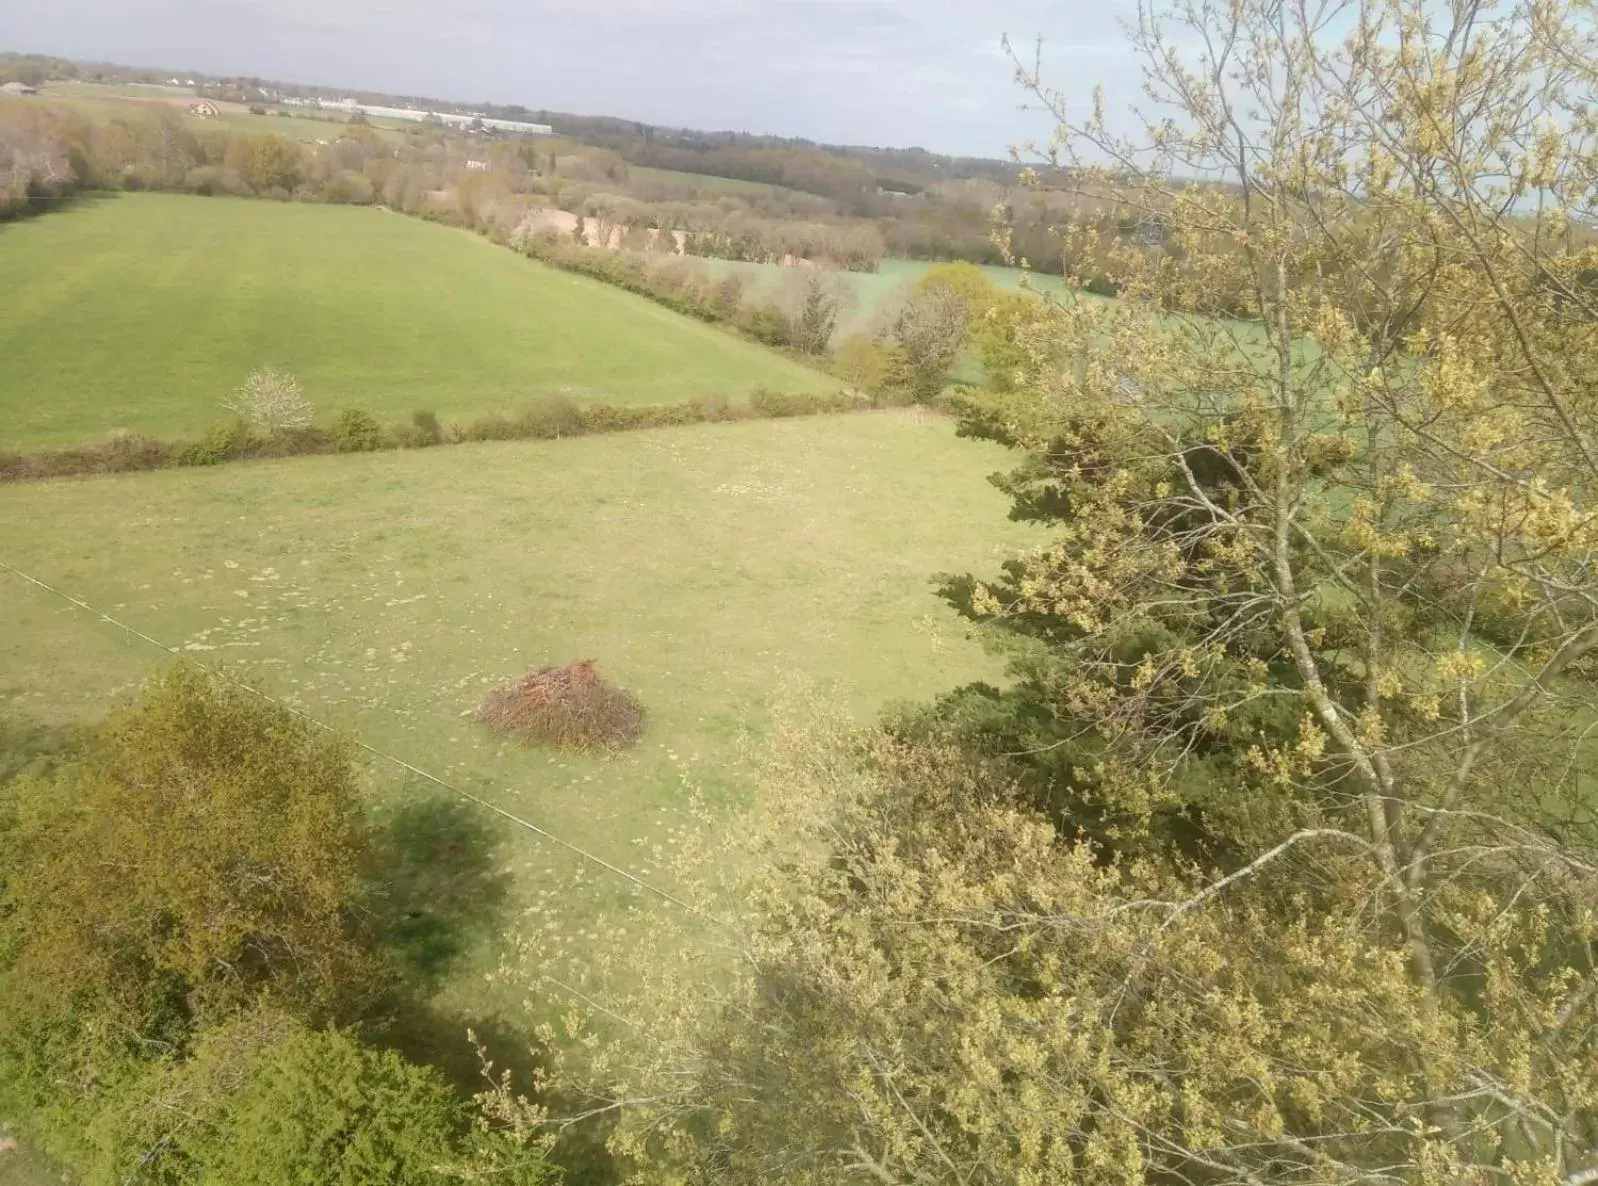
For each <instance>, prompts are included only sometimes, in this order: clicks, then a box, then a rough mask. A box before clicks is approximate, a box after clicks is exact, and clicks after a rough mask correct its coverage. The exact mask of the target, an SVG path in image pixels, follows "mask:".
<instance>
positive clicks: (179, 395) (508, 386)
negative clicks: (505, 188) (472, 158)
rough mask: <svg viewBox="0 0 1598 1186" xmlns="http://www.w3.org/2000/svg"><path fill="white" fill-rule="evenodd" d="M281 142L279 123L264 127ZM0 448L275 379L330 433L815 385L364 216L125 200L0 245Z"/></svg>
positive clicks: (446, 233) (411, 222)
mask: <svg viewBox="0 0 1598 1186" xmlns="http://www.w3.org/2000/svg"><path fill="white" fill-rule="evenodd" d="M283 122H290V121H283ZM0 267H3V271H4V274H5V275H7V276H8V277H14V278H16V279H17V281H18V282H17V283H13V284H10V285H7V286H6V287H5V288H4V289H3V290H0V446H12V447H16V446H36V445H41V444H50V443H64V442H73V441H83V440H89V439H94V438H98V437H101V436H103V435H104V434H105V433H107V432H109V431H112V430H114V429H127V430H129V431H137V432H145V433H154V434H159V435H174V434H179V433H186V432H194V431H196V430H199V429H203V428H204V427H206V426H207V425H210V424H213V423H216V422H218V421H219V420H221V419H223V418H225V416H226V413H225V412H224V411H223V410H222V408H221V406H220V405H221V401H222V400H223V399H224V398H226V396H227V394H228V392H229V391H230V390H232V388H234V387H235V386H237V384H238V383H239V382H240V381H241V380H242V379H243V378H244V377H245V375H247V374H248V373H249V372H250V371H251V370H253V369H255V368H256V367H260V366H263V365H273V366H277V367H281V368H286V369H287V370H289V371H292V372H293V373H294V374H295V375H297V376H298V377H299V378H300V380H301V381H302V382H303V383H304V385H305V389H306V394H307V396H308V398H309V399H310V400H311V401H312V402H313V403H314V404H315V405H316V406H317V408H318V409H319V410H320V411H321V412H322V413H323V415H324V417H327V416H331V414H332V413H334V412H335V411H336V410H337V409H339V408H341V407H345V406H359V407H364V408H366V409H367V410H369V411H371V412H373V413H374V414H376V415H377V416H378V417H379V418H380V419H393V420H398V419H406V418H408V417H409V416H410V414H411V413H412V412H413V411H415V410H417V409H421V408H426V409H429V410H432V411H434V412H437V413H438V414H439V415H440V416H441V417H443V418H445V419H446V420H448V419H449V418H451V417H457V416H465V415H469V414H475V413H480V412H486V411H493V410H500V409H510V408H515V407H517V406H519V405H521V404H522V403H524V402H525V401H526V400H528V399H529V398H530V397H533V396H536V395H540V394H545V393H548V392H552V391H557V390H564V391H567V392H569V393H570V394H572V395H573V396H574V397H576V398H590V399H605V400H612V401H616V402H631V403H641V402H645V403H647V402H664V401H672V400H680V399H685V398H689V397H692V396H702V395H711V394H722V395H728V396H734V397H737V396H742V395H744V394H746V393H747V392H748V391H749V390H751V389H752V388H753V387H756V386H758V385H766V386H769V387H773V388H776V389H779V390H784V391H810V390H827V389H830V388H831V386H832V383H831V382H830V381H829V380H828V379H827V378H826V377H825V376H824V375H822V374H820V373H819V372H817V371H813V370H811V369H809V368H807V367H804V366H801V365H799V364H798V363H795V362H792V361H790V360H788V359H786V358H783V357H782V356H780V355H777V354H775V353H773V352H771V351H768V350H766V349H764V348H763V347H760V346H757V345H754V344H751V343H748V342H745V341H742V340H740V339H738V338H735V337H733V336H732V335H730V334H728V333H726V332H724V331H722V330H720V329H717V328H715V327H712V326H708V325H705V324H702V323H700V322H697V321H694V320H692V319H690V318H686V317H681V316H679V315H677V314H674V313H672V312H670V311H668V310H665V309H662V308H660V307H659V306H657V305H654V304H652V303H650V302H648V301H646V300H644V299H643V298H641V297H636V296H633V295H631V294H629V293H625V292H622V291H620V290H618V289H615V288H611V287H608V286H606V285H604V284H600V283H598V282H596V281H591V280H587V279H584V278H581V277H577V276H572V275H568V274H566V273H562V272H558V271H555V270H553V269H550V268H546V267H544V266H542V265H540V264H537V263H534V262H532V261H530V260H526V259H523V258H521V257H519V256H517V255H515V254H514V253H512V252H509V251H506V250H504V249H502V248H498V247H495V246H493V245H492V244H490V243H488V242H487V241H485V240H482V239H479V238H477V237H476V236H473V235H471V234H469V233H467V232H464V231H457V230H452V229H449V228H446V227H442V226H438V225H435V224H430V223H424V222H421V221H419V220H417V219H411V218H406V217H403V216H401V215H397V214H391V213H388V212H386V211H382V210H375V209H365V208H358V207H350V206H316V205H307V204H297V203H293V204H291V203H274V202H261V201H249V200H244V199H231V198H198V197H187V196H178V195H164V194H126V195H119V196H112V197H104V198H96V199H92V200H89V201H87V202H85V203H84V204H82V205H79V206H76V207H74V208H72V209H70V210H68V211H65V212H61V213H56V214H52V215H49V216H47V217H42V218H35V219H29V220H26V221H24V222H21V223H14V224H9V225H7V226H5V227H4V228H0Z"/></svg>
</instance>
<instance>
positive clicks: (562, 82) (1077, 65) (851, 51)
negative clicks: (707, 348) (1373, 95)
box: [0, 0, 1136, 156]
mask: <svg viewBox="0 0 1598 1186" xmlns="http://www.w3.org/2000/svg"><path fill="white" fill-rule="evenodd" d="M1128 4H1129V0H1097V2H1096V0H990V2H984V0H32V2H30V0H9V2H0V49H8V50H23V51H31V52H38V53H50V54H59V55H62V56H67V57H75V58H96V59H106V60H110V61H118V62H126V63H129V64H132V65H149V66H168V67H172V68H175V69H176V68H184V67H187V68H189V69H193V70H199V71H205V72H208V73H213V74H250V75H261V76H263V77H269V78H278V79H284V80H288V81H296V82H306V83H320V84H327V85H334V86H337V85H348V86H350V87H352V88H359V89H369V90H384V91H394V92H404V93H414V94H425V95H429V96H434V97H439V98H446V99H454V100H462V101H472V100H478V99H482V100H488V101H492V102H501V103H523V104H525V105H527V106H528V107H532V108H540V107H544V108H551V109H554V110H562V111H573V112H579V113H583V114H590V115H619V116H625V117H627V118H631V119H638V120H643V121H645V122H648V123H656V124H670V125H681V126H686V127H694V128H703V129H721V128H732V129H736V130H741V131H754V132H771V133H776V134H780V135H788V136H805V137H809V138H810V139H813V140H821V141H828V142H844V143H853V144H885V145H894V146H898V147H906V146H909V145H921V146H923V147H926V148H930V149H933V150H936V151H942V152H957V153H970V154H974V155H982V156H1002V155H1003V154H1004V152H1005V150H1006V148H1007V146H1008V145H1009V144H1010V143H1012V142H1014V141H1016V140H1019V139H1022V138H1024V137H1026V136H1038V137H1040V138H1041V137H1042V136H1043V135H1045V134H1046V133H1047V131H1048V123H1047V122H1046V121H1045V120H1043V119H1042V118H1041V116H1039V115H1036V114H1028V113H1024V112H1021V111H1018V110H1017V109H1016V108H1017V105H1018V104H1019V103H1020V102H1021V100H1022V96H1021V95H1020V93H1019V92H1018V91H1017V89H1016V88H1015V87H1014V85H1013V83H1012V79H1011V68H1010V66H1009V64H1008V63H1007V62H1006V61H1005V59H1004V58H1003V57H1001V56H1000V54H999V50H998V44H999V38H1000V36H1001V35H1002V34H1004V33H1007V32H1008V33H1009V34H1010V35H1011V36H1012V37H1013V38H1016V39H1017V40H1019V41H1022V42H1029V41H1030V40H1031V39H1032V38H1033V37H1034V36H1035V35H1037V34H1038V33H1042V34H1044V36H1045V37H1046V38H1047V41H1048V49H1047V53H1046V61H1047V63H1048V64H1049V66H1050V70H1049V74H1050V78H1051V80H1052V81H1053V82H1054V83H1055V84H1057V85H1060V86H1064V87H1067V88H1069V89H1070V90H1071V91H1072V93H1073V94H1077V93H1080V96H1081V98H1082V99H1083V100H1084V101H1085V100H1086V99H1087V98H1088V96H1089V93H1090V90H1091V87H1092V84H1093V83H1094V82H1103V83H1105V85H1106V88H1107V90H1108V91H1109V93H1110V94H1111V97H1112V98H1116V97H1119V98H1122V99H1126V100H1130V99H1131V98H1133V92H1134V90H1135V87H1136V79H1135V76H1134V72H1133V69H1132V66H1131V63H1130V62H1129V59H1128V58H1127V55H1126V53H1125V51H1124V49H1123V48H1122V43H1121V39H1120V34H1119V31H1118V26H1117V24H1116V16H1117V14H1119V13H1126V12H1127V11H1128Z"/></svg>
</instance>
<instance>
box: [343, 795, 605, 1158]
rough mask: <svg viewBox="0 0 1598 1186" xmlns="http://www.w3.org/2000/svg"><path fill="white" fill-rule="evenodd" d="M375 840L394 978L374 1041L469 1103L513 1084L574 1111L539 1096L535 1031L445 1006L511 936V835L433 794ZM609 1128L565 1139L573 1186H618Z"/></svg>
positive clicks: (379, 932) (378, 902)
mask: <svg viewBox="0 0 1598 1186" xmlns="http://www.w3.org/2000/svg"><path fill="white" fill-rule="evenodd" d="M376 834H377V845H376V847H377V853H378V861H377V867H376V869H375V870H374V876H373V889H372V894H371V896H370V899H369V901H368V911H369V917H370V919H371V922H372V925H373V930H374V936H375V938H376V939H377V942H378V946H379V948H380V949H381V951H382V952H383V953H384V954H385V955H386V956H387V957H388V963H389V966H390V967H391V968H392V969H393V970H394V973H395V981H394V983H393V984H391V985H390V986H388V991H387V992H386V993H385V994H384V1001H383V1003H382V1005H381V1006H380V1008H379V1009H378V1010H377V1012H376V1015H375V1016H373V1017H371V1018H370V1019H369V1020H368V1024H367V1026H366V1027H365V1028H366V1031H367V1034H368V1036H369V1037H370V1038H371V1040H373V1041H375V1042H378V1043H380V1044H382V1045H384V1046H387V1047H390V1048H391V1049H393V1050H396V1051H398V1052H399V1053H401V1054H403V1055H404V1056H405V1057H406V1058H408V1059H410V1060H411V1061H413V1062H417V1063H422V1064H425V1065H427V1066H431V1067H433V1068H434V1069H436V1070H437V1071H438V1072H439V1073H440V1074H442V1075H443V1076H444V1078H445V1079H446V1080H447V1081H448V1082H449V1083H450V1085H451V1086H453V1087H454V1088H455V1090H456V1091H457V1092H459V1093H460V1094H461V1095H462V1097H469V1096H471V1095H473V1094H475V1093H478V1092H482V1091H487V1090H489V1089H490V1088H491V1087H496V1086H498V1085H499V1084H500V1082H501V1081H508V1084H509V1087H510V1089H511V1090H512V1091H513V1092H514V1093H516V1094H517V1095H521V1096H525V1097H528V1098H540V1099H541V1102H544V1103H545V1104H547V1105H548V1106H549V1107H550V1108H551V1110H552V1111H553V1112H554V1113H555V1114H557V1115H558V1114H563V1113H566V1114H569V1110H568V1109H565V1108H563V1107H562V1101H559V1100H553V1099H548V1098H547V1097H543V1096H542V1094H541V1093H540V1091H539V1088H538V1084H539V1081H540V1075H539V1071H540V1069H541V1064H542V1061H543V1060H542V1056H541V1044H540V1042H539V1039H538V1037H537V1036H536V1035H535V1034H534V1033H533V1032H532V1029H531V1026H527V1027H522V1026H519V1025H517V1024H515V1023H514V1021H513V1020H507V1019H506V1018H504V1017H501V1016H495V1015H493V1014H492V1013H490V1012H488V1011H486V1010H461V1009H452V1008H449V1007H446V1006H444V1005H442V1004H441V1003H440V1002H439V1001H438V999H437V998H438V997H439V996H440V990H441V989H443V988H444V987H445V986H446V985H448V984H449V983H450V981H451V979H452V978H453V977H456V976H458V975H459V974H461V973H462V972H463V971H465V970H466V969H467V968H468V967H469V966H470V965H471V964H473V963H477V962H480V961H481V954H482V950H483V948H484V946H485V945H486V944H492V943H495V942H498V941H501V940H502V937H503V936H505V935H506V934H507V933H508V931H509V922H510V906H511V901H510V891H511V877H510V874H509V873H508V872H506V871H505V869H504V867H503V864H502V862H501V860H500V854H499V849H500V845H501V844H502V843H503V842H504V840H505V837H504V835H503V834H502V833H501V831H500V830H499V827H498V823H497V821H495V820H493V819H492V818H490V817H488V816H486V815H485V814H484V813H483V811H482V809H481V808H479V807H475V806H473V805H472V804H469V803H466V802H464V801H462V800H459V799H455V798H453V797H450V796H445V795H434V796H428V797H423V798H415V799H410V800H409V801H407V802H405V803H404V804H402V805H401V806H398V807H395V808H392V809H390V810H389V811H386V812H384V813H383V814H382V815H381V816H380V817H379V818H378V820H377V821H376ZM468 1035H470V1036H468ZM485 1060H486V1061H487V1063H488V1066H487V1067H485V1065H484V1061H485ZM611 1122H612V1117H610V1116H608V1115H607V1116H601V1117H597V1118H595V1119H593V1120H591V1121H586V1122H584V1123H583V1124H581V1125H574V1126H572V1127H571V1128H569V1129H567V1130H566V1131H565V1133H564V1134H563V1135H562V1137H561V1139H560V1142H559V1143H558V1144H557V1146H556V1148H555V1151H554V1160H555V1162H556V1163H557V1164H560V1165H562V1166H564V1167H565V1169H566V1170H567V1173H568V1180H571V1181H579V1182H583V1183H585V1184H592V1186H606V1184H607V1183H614V1182H619V1181H620V1180H621V1174H620V1173H619V1171H618V1168H617V1166H616V1164H615V1162H614V1160H613V1159H612V1158H611V1156H610V1154H609V1153H608V1152H607V1151H606V1149H605V1138H606V1136H607V1135H608V1134H609V1131H610V1128H611V1127H612V1123H611Z"/></svg>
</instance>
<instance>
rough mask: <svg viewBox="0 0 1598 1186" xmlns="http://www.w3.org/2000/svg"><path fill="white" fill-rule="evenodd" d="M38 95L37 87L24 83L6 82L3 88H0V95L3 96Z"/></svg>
mask: <svg viewBox="0 0 1598 1186" xmlns="http://www.w3.org/2000/svg"><path fill="white" fill-rule="evenodd" d="M38 93H39V88H38V87H36V86H29V85H28V84H27V83H25V82H8V83H6V84H5V85H4V86H0V94H5V95H37V94H38Z"/></svg>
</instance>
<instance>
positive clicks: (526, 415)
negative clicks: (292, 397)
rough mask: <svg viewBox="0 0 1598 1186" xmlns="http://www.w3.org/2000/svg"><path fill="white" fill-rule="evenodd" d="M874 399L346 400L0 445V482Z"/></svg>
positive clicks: (764, 393)
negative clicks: (191, 433)
mask: <svg viewBox="0 0 1598 1186" xmlns="http://www.w3.org/2000/svg"><path fill="white" fill-rule="evenodd" d="M874 406H876V405H874V404H873V403H871V402H870V401H867V400H863V399H860V398H858V397H856V396H853V395H849V394H847V393H844V392H837V393H835V394H831V395H814V394H789V393H784V392H777V391H768V390H766V389H764V388H762V389H759V390H756V391H755V392H753V393H752V394H751V395H750V397H749V401H748V403H746V404H735V403H733V402H732V401H731V400H729V399H727V398H726V397H725V396H718V395H713V396H704V397H701V398H698V399H691V400H686V401H684V402H683V403H678V404H646V405H631V404H623V405H618V404H577V403H574V402H572V401H571V400H569V399H567V398H566V397H565V396H559V395H555V396H545V397H543V398H541V399H538V400H535V401H533V402H532V403H531V404H529V405H528V406H527V407H526V408H525V409H523V411H522V412H521V413H520V414H518V415H514V416H507V415H503V414H499V413H492V414H489V415H485V416H478V417H475V418H474V419H470V420H462V421H458V422H456V423H455V424H452V425H450V427H449V429H448V430H447V431H446V430H445V429H444V428H443V427H442V426H441V425H440V424H439V423H438V418H437V417H436V416H434V415H433V413H431V412H418V413H416V415H415V416H413V417H412V418H411V420H410V421H408V422H406V423H403V424H395V425H390V426H388V427H386V428H385V427H383V426H381V425H379V424H378V422H377V421H376V419H375V418H373V417H372V416H371V414H370V413H368V412H365V411H362V410H360V409H349V410H347V411H345V412H342V413H340V416H339V419H338V422H337V423H336V424H335V425H334V428H333V429H332V430H331V431H329V430H325V429H321V428H296V429H287V430H284V431H281V432H276V433H272V434H270V435H263V434H261V433H258V432H255V431H253V430H252V429H251V428H250V427H249V426H248V425H247V424H244V423H243V422H242V421H234V422H233V423H231V424H221V425H217V426H215V427H214V428H212V429H210V430H209V431H207V432H206V433H205V435H204V436H202V437H200V438H199V439H198V440H171V441H168V440H161V439H159V438H157V437H148V436H139V435H137V434H133V433H117V434H116V435H115V436H112V437H110V438H108V439H106V440H105V441H102V442H100V443H99V444H94V445H74V446H71V447H69V448H65V449H46V450H41V451H39V452H36V453H0V482H24V481H29V480H32V479H37V478H60V477H78V476H82V475H87V474H119V473H131V472H136V471H139V470H154V469H172V468H174V467H177V466H190V465H220V464H221V463H222V462H225V461H247V460H253V459H257V458H271V457H295V456H303V455H306V454H318V453H339V452H352V451H367V450H373V449H420V448H427V447H431V446H435V445H456V444H465V443H467V442H470V441H517V440H558V439H560V438H561V437H572V436H595V435H598V434H601V433H610V432H631V431H634V430H636V429H641V428H666V427H669V426H672V425H680V424H707V423H716V422H719V421H725V420H760V419H773V418H777V417H787V416H817V415H823V414H826V413H832V412H855V411H862V410H865V409H867V408H871V407H874Z"/></svg>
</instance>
